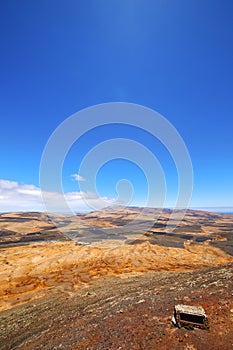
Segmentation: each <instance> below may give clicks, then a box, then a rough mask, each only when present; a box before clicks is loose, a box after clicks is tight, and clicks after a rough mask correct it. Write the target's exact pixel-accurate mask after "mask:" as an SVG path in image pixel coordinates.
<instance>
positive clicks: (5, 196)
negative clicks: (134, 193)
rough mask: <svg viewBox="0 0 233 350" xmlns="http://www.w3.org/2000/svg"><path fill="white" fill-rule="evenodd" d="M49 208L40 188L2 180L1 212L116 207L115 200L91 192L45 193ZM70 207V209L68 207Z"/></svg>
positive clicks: (85, 209)
mask: <svg viewBox="0 0 233 350" xmlns="http://www.w3.org/2000/svg"><path fill="white" fill-rule="evenodd" d="M43 197H44V198H46V203H47V208H45V205H44V202H43V200H42V195H41V190H40V188H39V187H36V186H34V185H29V184H19V183H18V182H15V181H9V180H0V212H8V211H53V212H65V209H64V208H65V207H66V208H70V210H71V211H73V212H82V211H90V210H94V209H100V208H101V207H103V206H108V205H114V204H116V203H117V201H116V200H115V199H111V198H107V197H98V196H97V195H96V194H95V193H91V192H81V191H80V192H66V193H64V194H63V193H58V192H48V191H47V192H43ZM67 206H68V207H67Z"/></svg>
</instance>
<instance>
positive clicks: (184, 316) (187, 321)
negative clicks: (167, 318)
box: [172, 304, 209, 329]
mask: <svg viewBox="0 0 233 350" xmlns="http://www.w3.org/2000/svg"><path fill="white" fill-rule="evenodd" d="M172 322H173V324H174V325H176V326H177V327H179V328H180V327H185V326H192V327H196V328H200V329H208V328H209V327H208V319H207V316H206V313H205V310H204V309H203V307H202V306H189V305H181V304H180V305H176V306H175V308H174V316H173V318H172Z"/></svg>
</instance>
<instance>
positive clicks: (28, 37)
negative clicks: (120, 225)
mask: <svg viewBox="0 0 233 350" xmlns="http://www.w3.org/2000/svg"><path fill="white" fill-rule="evenodd" d="M232 17H233V3H232V1H227V0H223V1H214V0H212V1H210V0H206V1H200V0H188V1H187V0H176V1H165V0H161V1H160V0H158V1H157V0H145V1H142V0H141V1H139V0H132V1H129V0H117V1H114V0H108V1H107V0H98V1H97V0H95V1H94V0H92V1H90V0H85V1H84V0H83V1H82V0H80V1H73V0H68V1H61V0H56V1H55V0H50V1H47V0H41V1H24V0H22V1H20V2H18V1H12V0H9V1H2V2H0V39H1V56H0V77H1V79H0V84H1V93H0V115H1V138H0V148H1V163H0V171H1V172H0V179H1V182H0V191H1V192H0V204H1V205H0V210H1V211H4V210H14V209H17V208H18V209H19V210H34V209H40V207H38V205H37V199H38V198H39V194H38V193H39V190H38V189H39V166H40V160H41V155H42V152H43V149H44V147H45V144H46V142H47V140H48V139H49V137H50V135H51V134H52V132H53V131H54V130H55V129H56V128H57V127H58V125H59V124H60V123H61V122H63V121H64V120H65V119H66V118H67V117H69V116H70V115H72V114H74V113H76V112H77V111H79V110H81V109H83V108H87V107H89V106H92V105H95V104H100V103H107V102H115V101H124V102H131V103H136V104H141V105H144V106H147V107H149V108H152V109H154V110H156V111H158V112H159V113H160V114H162V115H163V116H164V117H166V118H167V119H168V120H169V121H170V122H171V123H172V124H173V125H174V127H175V128H176V129H177V130H178V132H179V133H180V135H181V136H182V138H183V139H184V141H185V143H186V146H187V148H188V150H189V153H190V156H191V159H192V163H193V170H194V189H193V198H192V201H191V206H192V207H223V206H227V207H233V152H232V151H233V147H232V146H233V138H232V130H233V118H232V116H233V98H232V97H233V64H232V62H233V20H232ZM129 135H130V137H131V138H133V139H134V140H136V141H138V142H140V143H142V144H144V145H145V146H146V147H148V148H149V149H150V150H151V151H152V152H154V154H155V156H156V157H157V158H158V159H159V161H160V163H161V166H162V167H163V171H164V173H165V177H166V182H167V196H168V203H169V200H170V198H171V199H172V198H173V197H174V195H175V193H176V190H177V174H176V171H175V170H176V169H175V167H174V164H173V162H172V159H171V157H170V155H169V154H168V152H167V151H166V149H165V148H164V147H163V146H162V145H161V144H160V143H159V142H158V141H157V140H152V139H151V137H150V135H147V134H145V133H144V132H143V131H141V132H139V131H138V130H136V129H133V128H128V129H127V128H126V127H123V126H122V127H119V128H116V127H110V126H109V127H108V128H107V127H102V128H101V127H100V128H99V129H98V130H95V131H93V133H90V134H87V135H84V137H83V138H82V139H80V140H79V141H77V142H76V143H75V144H74V145H73V146H72V147H71V149H70V152H69V154H68V155H67V157H66V160H65V163H64V168H63V188H64V191H65V192H66V193H67V195H68V196H71V194H72V193H74V192H75V191H77V192H79V191H80V188H79V187H78V183H77V181H75V178H74V177H72V176H71V175H72V174H77V172H78V168H79V166H80V162H81V160H82V157H83V156H85V154H86V152H88V150H90V149H91V148H92V147H94V146H95V145H96V144H98V143H99V142H103V141H105V140H106V139H109V138H112V137H126V138H127V137H129ZM81 175H82V174H80V176H81ZM122 178H128V179H129V180H130V181H131V183H132V184H133V185H134V193H135V194H134V198H133V201H132V202H131V204H134V205H143V204H144V201H145V191H146V182H145V176H144V175H143V173H142V172H141V170H140V169H138V168H137V167H135V165H134V164H132V163H129V162H126V161H123V160H122V161H121V160H115V162H114V161H112V162H109V163H108V164H106V165H104V167H103V168H102V169H101V170H100V172H99V174H98V176H97V187H98V192H99V194H100V196H102V197H106V198H108V199H109V203H110V204H111V201H112V200H114V198H115V197H116V195H117V194H116V188H115V185H116V183H117V182H118V181H119V180H120V179H122ZM85 180H87V179H85Z"/></svg>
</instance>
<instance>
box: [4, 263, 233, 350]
mask: <svg viewBox="0 0 233 350" xmlns="http://www.w3.org/2000/svg"><path fill="white" fill-rule="evenodd" d="M180 303H183V304H188V305H202V306H203V307H204V309H205V311H206V313H207V316H208V319H209V326H210V328H209V330H198V329H193V330H188V329H185V328H181V329H178V328H176V327H174V326H173V325H172V323H171V318H172V315H173V308H174V305H176V304H180ZM0 324H1V332H0V344H1V345H0V349H4V350H7V349H83V350H84V349H106V350H110V349H113V350H115V349H148V350H150V349H151V350H152V349H153V350H154V349H186V350H195V349H200V350H201V349H207V350H208V349H209V350H213V349H214V350H217V349H219V350H220V349H224V350H230V349H232V348H233V264H232V263H231V264H227V265H224V266H221V267H213V268H208V269H201V270H199V271H189V272H176V273H168V272H167V273H147V274H140V275H137V276H129V277H128V278H123V279H122V278H116V277H107V278H106V277H104V278H101V279H98V280H95V281H92V282H91V283H90V284H89V285H88V286H86V287H82V288H81V289H79V290H78V291H77V292H74V293H72V294H70V295H64V294H62V293H58V292H57V291H56V292H54V294H50V295H47V296H44V297H41V298H39V299H37V300H34V301H30V302H28V303H26V304H22V305H19V306H17V307H14V308H12V309H10V310H6V311H3V312H2V313H1V314H0Z"/></svg>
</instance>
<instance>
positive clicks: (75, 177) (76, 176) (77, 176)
mask: <svg viewBox="0 0 233 350" xmlns="http://www.w3.org/2000/svg"><path fill="white" fill-rule="evenodd" d="M71 177H72V178H73V179H74V180H75V181H86V180H85V179H84V177H82V176H81V175H79V174H72V175H71Z"/></svg>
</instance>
